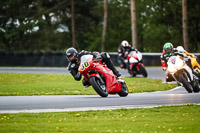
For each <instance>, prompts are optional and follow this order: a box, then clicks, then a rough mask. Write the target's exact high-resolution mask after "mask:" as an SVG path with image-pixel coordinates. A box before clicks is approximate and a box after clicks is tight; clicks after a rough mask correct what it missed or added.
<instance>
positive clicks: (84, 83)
mask: <svg viewBox="0 0 200 133" xmlns="http://www.w3.org/2000/svg"><path fill="white" fill-rule="evenodd" d="M82 84H83V86H84V87H85V88H86V87H89V86H90V85H91V84H90V83H89V82H88V81H87V80H86V79H85V78H83V80H82Z"/></svg>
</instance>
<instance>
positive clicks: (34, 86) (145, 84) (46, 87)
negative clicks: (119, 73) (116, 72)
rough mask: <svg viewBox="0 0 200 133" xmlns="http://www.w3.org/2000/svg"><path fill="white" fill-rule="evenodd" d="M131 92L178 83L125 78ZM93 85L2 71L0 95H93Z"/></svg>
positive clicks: (60, 77) (68, 78) (61, 77)
mask: <svg viewBox="0 0 200 133" xmlns="http://www.w3.org/2000/svg"><path fill="white" fill-rule="evenodd" d="M123 79H124V80H125V81H126V83H127V86H128V88H129V92H130V93H137V92H151V91H163V90H169V89H172V88H174V87H176V86H177V85H175V84H167V83H162V81H161V80H157V79H148V78H123ZM91 94H96V92H95V91H94V89H93V88H92V87H89V88H84V87H83V85H82V82H81V81H79V82H78V81H75V80H74V79H73V77H72V76H71V75H62V74H56V75H54V74H24V73H0V96H10V95H11V96H14V95H91Z"/></svg>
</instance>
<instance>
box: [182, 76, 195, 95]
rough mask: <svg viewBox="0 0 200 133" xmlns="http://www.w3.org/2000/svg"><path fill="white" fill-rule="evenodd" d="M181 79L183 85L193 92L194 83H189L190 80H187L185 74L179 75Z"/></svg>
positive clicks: (189, 91)
mask: <svg viewBox="0 0 200 133" xmlns="http://www.w3.org/2000/svg"><path fill="white" fill-rule="evenodd" d="M179 81H180V82H181V83H182V84H183V86H184V87H185V89H186V90H187V92H188V93H192V90H193V88H192V85H191V84H190V83H188V81H187V80H186V78H185V76H184V75H183V74H180V75H179Z"/></svg>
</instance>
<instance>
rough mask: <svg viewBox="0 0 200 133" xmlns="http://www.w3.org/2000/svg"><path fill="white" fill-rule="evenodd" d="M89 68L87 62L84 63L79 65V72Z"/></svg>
mask: <svg viewBox="0 0 200 133" xmlns="http://www.w3.org/2000/svg"><path fill="white" fill-rule="evenodd" d="M89 66H90V64H89V62H85V63H83V64H82V65H81V71H84V70H85V68H88V67H89Z"/></svg>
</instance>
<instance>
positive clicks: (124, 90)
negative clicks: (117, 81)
mask: <svg viewBox="0 0 200 133" xmlns="http://www.w3.org/2000/svg"><path fill="white" fill-rule="evenodd" d="M118 95H119V96H120V97H126V96H128V87H127V86H126V83H121V91H120V92H119V93H118Z"/></svg>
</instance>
